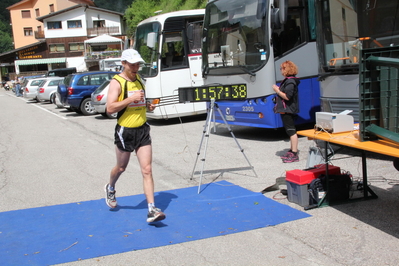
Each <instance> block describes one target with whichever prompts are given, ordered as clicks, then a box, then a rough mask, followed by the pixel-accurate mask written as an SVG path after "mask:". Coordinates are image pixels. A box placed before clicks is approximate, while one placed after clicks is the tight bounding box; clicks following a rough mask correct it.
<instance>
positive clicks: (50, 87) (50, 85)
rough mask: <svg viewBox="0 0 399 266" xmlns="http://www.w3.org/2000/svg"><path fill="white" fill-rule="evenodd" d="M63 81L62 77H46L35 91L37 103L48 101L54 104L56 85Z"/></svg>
mask: <svg viewBox="0 0 399 266" xmlns="http://www.w3.org/2000/svg"><path fill="white" fill-rule="evenodd" d="M63 80H64V78H62V77H53V78H49V77H47V78H46V79H45V81H44V82H42V83H41V84H40V86H39V88H38V89H37V93H36V98H37V99H38V100H39V101H50V102H51V103H54V102H55V93H56V91H57V87H58V84H59V83H60V82H62V81H63Z"/></svg>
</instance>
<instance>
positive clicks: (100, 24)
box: [93, 20, 105, 28]
mask: <svg viewBox="0 0 399 266" xmlns="http://www.w3.org/2000/svg"><path fill="white" fill-rule="evenodd" d="M104 27H105V20H93V28H104Z"/></svg>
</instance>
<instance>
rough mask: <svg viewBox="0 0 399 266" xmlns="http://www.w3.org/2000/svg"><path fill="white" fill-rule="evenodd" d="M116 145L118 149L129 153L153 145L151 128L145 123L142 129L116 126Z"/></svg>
mask: <svg viewBox="0 0 399 266" xmlns="http://www.w3.org/2000/svg"><path fill="white" fill-rule="evenodd" d="M114 143H115V145H116V146H117V147H118V149H120V150H122V151H127V152H133V151H135V150H137V149H138V148H140V147H142V146H146V145H151V136H150V126H149V125H148V124H147V123H145V124H144V125H142V126H141V127H133V128H130V127H122V126H120V125H118V124H116V127H115V141H114Z"/></svg>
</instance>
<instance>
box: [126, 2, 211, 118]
mask: <svg viewBox="0 0 399 266" xmlns="http://www.w3.org/2000/svg"><path fill="white" fill-rule="evenodd" d="M204 13H205V10H204V9H196V10H185V11H176V12H170V13H165V14H159V15H156V16H154V17H151V18H148V19H145V20H143V21H142V22H140V23H139V24H138V26H137V30H136V34H135V37H134V38H135V40H134V45H133V48H134V49H136V50H137V51H139V53H140V54H141V56H142V57H143V59H144V61H145V62H146V63H145V64H143V65H142V67H141V68H140V70H139V74H140V75H141V77H142V78H143V79H144V80H145V83H146V98H147V100H149V101H152V102H154V103H157V108H156V109H155V110H154V111H153V112H147V117H148V118H152V119H168V118H174V117H182V116H190V115H197V114H203V113H206V103H204V102H199V103H179V95H178V88H179V87H191V86H201V85H203V78H202V76H201V34H202V23H203V18H204Z"/></svg>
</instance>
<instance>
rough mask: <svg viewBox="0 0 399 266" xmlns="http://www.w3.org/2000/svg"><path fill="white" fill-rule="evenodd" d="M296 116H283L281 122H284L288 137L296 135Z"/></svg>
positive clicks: (286, 114) (287, 114)
mask: <svg viewBox="0 0 399 266" xmlns="http://www.w3.org/2000/svg"><path fill="white" fill-rule="evenodd" d="M296 116H297V115H296V114H289V113H285V114H281V120H283V124H284V128H285V132H287V135H288V136H290V137H291V136H293V135H295V134H296V128H295V121H294V120H295V118H296Z"/></svg>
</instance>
